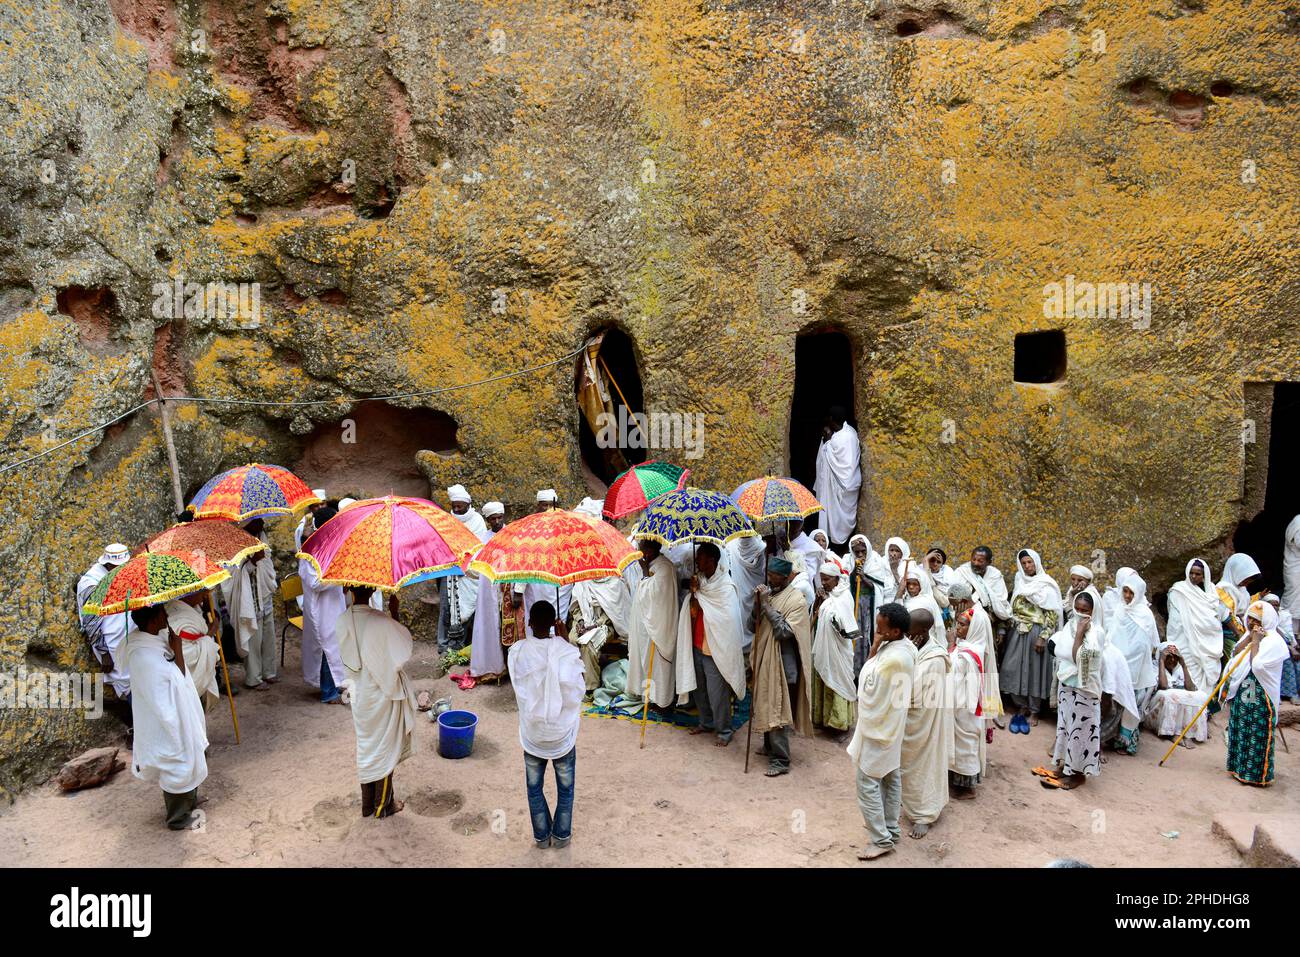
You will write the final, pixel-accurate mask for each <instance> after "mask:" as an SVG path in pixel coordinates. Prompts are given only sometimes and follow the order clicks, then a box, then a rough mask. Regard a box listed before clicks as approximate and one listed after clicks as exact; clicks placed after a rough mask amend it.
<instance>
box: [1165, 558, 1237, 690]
mask: <svg viewBox="0 0 1300 957" xmlns="http://www.w3.org/2000/svg"><path fill="white" fill-rule="evenodd" d="M1192 561H1196V559H1192ZM1191 565H1192V563H1191V562H1188V564H1187V570H1186V571H1185V572H1184V573H1183V580H1182V581H1180V582H1174V585H1173V587H1172V588H1170V589H1169V623H1168V624H1167V625H1166V627H1165V640H1166V641H1167V642H1169V643H1170V644H1172V645H1174V646H1175V647H1177V649H1178V650H1179V651H1180V652H1182V655H1183V660H1184V661H1186V662H1187V672H1188V674H1190V675H1191V677H1192V681H1193V682H1195V684H1196V687H1197V688H1200V689H1202V690H1204V691H1209V690H1210V689H1211V688H1213V687H1214V686H1215V684H1217V683H1218V681H1219V675H1220V673H1221V671H1222V666H1221V665H1220V659H1221V658H1222V657H1223V625H1222V622H1223V619H1224V618H1226V617H1227V615H1228V609H1227V608H1226V607H1224V605H1223V602H1221V601H1219V595H1218V593H1217V592H1216V591H1215V589H1214V585H1213V584H1211V582H1210V575H1209V571H1208V565H1207V566H1206V569H1207V571H1206V575H1205V583H1204V584H1203V585H1202V586H1201V587H1200V588H1197V587H1196V586H1195V585H1193V584H1192V582H1191Z"/></svg>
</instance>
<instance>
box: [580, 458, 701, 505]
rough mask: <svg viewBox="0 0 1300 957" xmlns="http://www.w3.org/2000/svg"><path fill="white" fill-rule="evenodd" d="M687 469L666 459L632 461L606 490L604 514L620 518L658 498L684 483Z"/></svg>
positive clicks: (683, 485)
mask: <svg viewBox="0 0 1300 957" xmlns="http://www.w3.org/2000/svg"><path fill="white" fill-rule="evenodd" d="M690 474H691V470H690V469H684V468H682V467H681V466H679V465H670V464H669V463H667V462H658V461H655V462H645V463H642V464H641V465H634V466H632V467H631V468H630V469H628V470H627V471H626V472H624V473H622V474H621V475H620V476H619V477H618V478H616V479H614V481H613V483H612V484H611V485H610V487H609V491H608V492H606V493H605V507H604V509H602V511H603V512H604V515H605V517H606V518H611V519H612V518H622V517H623V516H625V515H631V514H632V513H633V512H639V511H641V509H643V508H645V507H646V506H648V505H649V504H650V503H651V502H653V501H654V500H655V499H657V498H661V497H662V496H664V495H667V494H668V493H669V492H675V491H677V490H678V489H681V488H685V487H686V477H687V476H688V475H690Z"/></svg>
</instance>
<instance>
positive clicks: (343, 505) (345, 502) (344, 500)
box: [339, 498, 357, 512]
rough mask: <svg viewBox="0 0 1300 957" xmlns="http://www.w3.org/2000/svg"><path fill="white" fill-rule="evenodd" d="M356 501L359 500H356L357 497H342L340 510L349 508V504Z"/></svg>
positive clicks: (353, 503)
mask: <svg viewBox="0 0 1300 957" xmlns="http://www.w3.org/2000/svg"><path fill="white" fill-rule="evenodd" d="M356 502H357V500H356V499H355V498H341V499H339V511H340V512H341V511H343V510H344V509H345V508H347V507H348V506H349V505H355V504H356Z"/></svg>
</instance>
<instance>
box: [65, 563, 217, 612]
mask: <svg viewBox="0 0 1300 957" xmlns="http://www.w3.org/2000/svg"><path fill="white" fill-rule="evenodd" d="M229 577H230V572H228V571H226V569H224V568H222V567H221V566H220V565H218V564H217V563H216V562H214V561H212V560H210V559H209V558H207V557H206V556H204V555H196V554H195V553H194V552H141V553H140V554H139V555H136V556H135V557H134V558H132V559H131V560H130V561H128V562H124V563H123V564H121V565H119V566H117V568H116V569H114V570H113V571H111V572H109V573H108V574H107V575H105V576H104V578H103V580H102V581H101V582H100V583H99V584H98V585H96V586H95V590H94V591H92V592H91V593H90V595H89V597H87V599H86V604H85V606H84V607H83V608H82V611H84V612H85V613H86V614H87V615H101V616H102V615H115V614H117V613H118V612H125V611H135V610H136V609H137V608H147V607H148V606H150V605H158V604H161V603H162V602H165V601H171V600H172V599H173V598H181V597H183V596H185V595H189V594H192V593H194V592H196V591H206V590H207V589H209V588H212V587H214V586H216V585H220V584H221V583H222V582H223V581H225V580H226V579H227V578H229Z"/></svg>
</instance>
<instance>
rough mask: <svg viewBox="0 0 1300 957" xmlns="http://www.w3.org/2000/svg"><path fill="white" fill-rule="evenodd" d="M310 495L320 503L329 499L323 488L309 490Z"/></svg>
mask: <svg viewBox="0 0 1300 957" xmlns="http://www.w3.org/2000/svg"><path fill="white" fill-rule="evenodd" d="M311 494H312V495H314V496H316V497H317V498H318V499H320V500H321V501H322V502H323V501H325V499H327V498H328V497H329V496H327V495H326V494H325V490H324V489H323V488H314V489H312V490H311Z"/></svg>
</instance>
